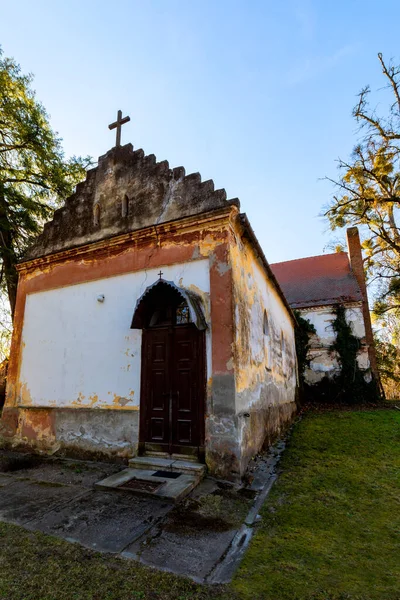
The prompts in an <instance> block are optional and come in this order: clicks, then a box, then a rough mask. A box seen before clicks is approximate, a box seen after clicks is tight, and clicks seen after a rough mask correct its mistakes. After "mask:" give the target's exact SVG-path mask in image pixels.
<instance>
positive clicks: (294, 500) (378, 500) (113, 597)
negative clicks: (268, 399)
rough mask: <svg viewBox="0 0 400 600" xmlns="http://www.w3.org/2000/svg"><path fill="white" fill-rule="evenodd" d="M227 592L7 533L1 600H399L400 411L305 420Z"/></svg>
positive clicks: (0, 540) (15, 530)
mask: <svg viewBox="0 0 400 600" xmlns="http://www.w3.org/2000/svg"><path fill="white" fill-rule="evenodd" d="M281 468H282V470H283V473H282V475H281V476H280V478H279V479H278V482H277V484H276V485H275V486H274V488H273V490H272V492H271V495H270V497H269V499H268V501H267V502H266V504H265V506H264V507H263V509H262V516H263V521H262V523H261V525H260V526H259V527H258V530H257V533H256V535H255V537H254V538H253V541H252V543H251V545H250V548H249V550H248V551H247V554H246V556H245V559H244V562H243V563H242V566H241V567H240V569H239V572H238V573H237V575H236V577H235V579H234V581H233V583H232V584H231V585H230V586H222V587H218V588H210V587H204V586H200V585H197V584H194V583H192V582H190V581H189V580H186V579H184V578H179V577H176V576H174V575H171V574H167V573H163V572H158V571H156V570H153V569H149V568H146V567H144V566H142V565H140V564H137V563H134V562H132V561H127V560H123V559H119V558H116V557H112V556H109V555H104V554H99V553H96V552H92V551H90V550H86V549H84V548H82V547H80V546H77V545H74V544H68V543H67V542H65V541H62V540H58V539H56V538H52V537H49V536H46V535H44V534H41V533H35V532H29V531H25V530H24V529H22V528H19V527H16V526H14V525H10V524H6V523H0V598H1V599H4V600H136V599H143V600H164V599H165V600H210V599H215V600H217V599H218V600H238V599H240V600H248V599H251V600H257V599H262V600H288V599H290V600H311V599H312V600H378V599H379V600H399V599H400V476H399V474H400V412H399V411H395V410H393V411H391V410H377V411H371V412H362V411H359V412H335V413H333V412H332V413H320V414H308V415H306V416H305V417H304V418H303V419H302V420H301V421H300V422H299V423H297V425H296V426H295V428H294V431H293V435H292V437H291V439H290V443H289V445H288V448H287V450H286V452H285V454H284V457H283V459H282V463H281Z"/></svg>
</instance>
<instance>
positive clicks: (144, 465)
mask: <svg viewBox="0 0 400 600" xmlns="http://www.w3.org/2000/svg"><path fill="white" fill-rule="evenodd" d="M129 467H130V468H131V469H146V470H154V471H172V472H173V473H187V474H188V475H194V476H195V477H198V479H202V478H203V477H204V476H205V474H206V466H205V465H202V464H201V463H197V462H192V461H189V460H177V459H175V458H162V457H158V456H136V457H135V458H131V460H130V461H129Z"/></svg>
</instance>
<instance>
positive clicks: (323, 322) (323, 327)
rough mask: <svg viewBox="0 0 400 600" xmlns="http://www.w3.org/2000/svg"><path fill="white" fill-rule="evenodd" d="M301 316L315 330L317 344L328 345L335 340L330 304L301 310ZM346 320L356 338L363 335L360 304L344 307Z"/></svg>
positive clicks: (363, 328) (333, 315)
mask: <svg viewBox="0 0 400 600" xmlns="http://www.w3.org/2000/svg"><path fill="white" fill-rule="evenodd" d="M300 312H301V316H302V317H303V318H304V319H308V320H309V321H310V323H312V324H313V325H314V327H315V329H316V330H317V337H318V342H319V344H321V345H323V346H330V345H331V344H332V343H333V342H334V340H335V332H334V331H333V329H332V323H333V321H334V320H335V314H334V311H333V307H332V306H325V307H320V308H318V309H314V310H307V309H304V310H301V311H300ZM346 321H347V322H348V323H349V324H350V326H351V329H352V332H353V334H354V335H355V336H356V337H358V338H363V337H365V326H364V317H363V312H362V306H361V304H360V305H359V306H351V307H348V308H346Z"/></svg>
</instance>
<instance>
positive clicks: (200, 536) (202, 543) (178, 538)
mask: <svg viewBox="0 0 400 600" xmlns="http://www.w3.org/2000/svg"><path fill="white" fill-rule="evenodd" d="M152 533H153V536H154V537H152V538H151V539H150V540H149V541H148V542H147V543H146V542H143V543H142V544H140V542H136V543H134V544H132V545H130V546H129V547H128V548H126V550H125V551H124V552H123V553H122V556H125V557H126V558H135V559H137V558H139V557H140V562H142V563H144V564H146V565H149V566H152V567H156V568H158V569H164V570H166V571H171V572H174V573H177V574H178V575H184V576H186V577H191V578H192V579H194V580H195V581H199V582H203V581H204V579H205V578H206V577H207V575H208V574H209V573H210V572H211V571H212V569H213V567H214V565H215V564H216V563H217V562H218V561H219V560H220V559H221V557H222V556H223V555H224V553H225V552H226V551H227V549H228V547H229V545H230V543H231V541H232V539H233V538H234V537H235V534H236V529H234V530H229V531H223V532H215V531H209V532H204V531H202V532H196V531H192V532H188V531H185V532H184V533H183V534H180V533H178V532H171V531H166V530H163V531H162V532H161V534H160V532H159V531H158V532H157V531H155V530H152Z"/></svg>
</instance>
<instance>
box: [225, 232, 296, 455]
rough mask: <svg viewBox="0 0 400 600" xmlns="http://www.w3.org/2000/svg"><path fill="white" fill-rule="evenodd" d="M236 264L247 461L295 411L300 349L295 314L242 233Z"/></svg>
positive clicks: (237, 359)
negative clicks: (297, 353) (295, 335)
mask: <svg viewBox="0 0 400 600" xmlns="http://www.w3.org/2000/svg"><path fill="white" fill-rule="evenodd" d="M231 263H232V277H233V294H234V306H235V317H234V326H235V353H234V368H235V382H236V398H235V404H236V415H237V419H238V426H239V432H240V433H239V437H240V443H241V448H242V454H243V457H244V459H245V457H246V456H247V457H250V456H251V455H252V454H253V453H255V452H257V451H258V450H259V448H260V447H261V445H262V444H263V442H264V438H267V439H268V438H271V437H273V436H274V434H276V433H279V431H280V430H281V428H282V427H283V425H284V424H285V423H286V422H287V421H288V420H289V419H290V418H291V416H292V414H293V412H294V410H295V397H296V386H297V366H296V350H295V339H294V325H293V321H292V318H291V314H290V313H289V310H288V308H287V307H286V306H285V305H284V303H283V301H282V299H281V298H280V296H279V294H278V292H277V291H276V288H275V286H274V283H273V282H272V281H271V280H270V279H269V277H268V275H267V272H266V270H265V268H264V266H263V265H262V263H261V261H260V259H258V258H257V256H256V254H255V251H254V249H253V247H252V246H251V245H250V243H249V242H248V241H247V239H243V238H241V237H240V235H239V234H238V235H237V236H236V243H235V244H234V245H233V246H232V248H231ZM264 314H266V318H267V324H264Z"/></svg>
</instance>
